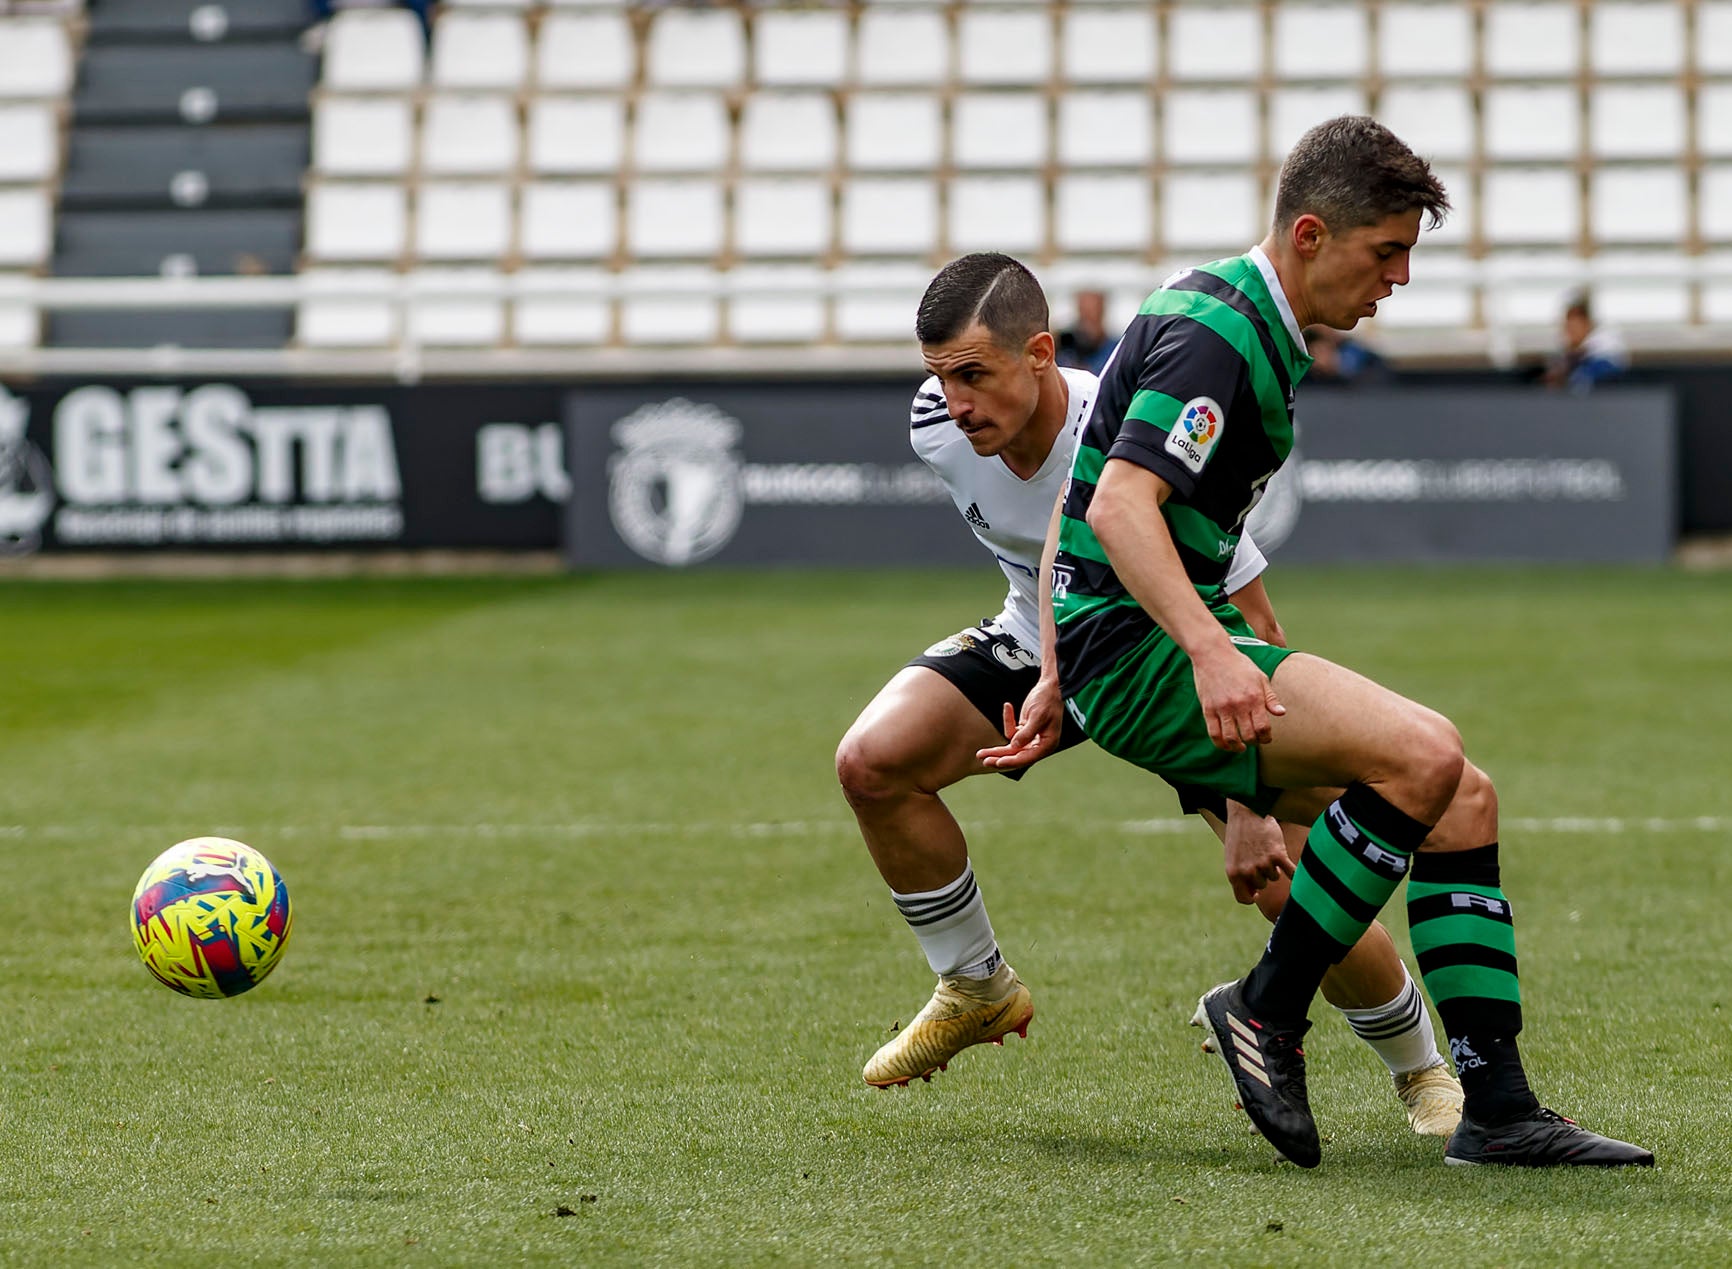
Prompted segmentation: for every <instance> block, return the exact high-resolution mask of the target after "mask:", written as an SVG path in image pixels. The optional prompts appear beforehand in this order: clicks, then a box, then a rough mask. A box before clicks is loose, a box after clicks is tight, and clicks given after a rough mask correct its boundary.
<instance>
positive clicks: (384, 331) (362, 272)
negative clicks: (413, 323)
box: [295, 269, 400, 348]
mask: <svg viewBox="0 0 1732 1269" xmlns="http://www.w3.org/2000/svg"><path fill="white" fill-rule="evenodd" d="M300 277H301V283H302V285H303V286H304V287H305V288H306V290H307V291H308V295H307V296H306V298H304V299H303V300H301V302H300V303H299V304H297V305H296V306H295V338H296V340H297V341H298V342H299V343H300V344H301V345H302V346H303V347H306V348H384V347H388V346H390V345H392V344H395V343H396V342H397V334H398V329H399V326H400V323H399V321H398V312H397V306H396V304H395V303H393V302H392V299H391V294H392V292H393V290H395V288H396V285H397V279H396V275H394V274H392V273H391V272H389V271H388V270H385V269H305V270H302V272H301V275H300Z"/></svg>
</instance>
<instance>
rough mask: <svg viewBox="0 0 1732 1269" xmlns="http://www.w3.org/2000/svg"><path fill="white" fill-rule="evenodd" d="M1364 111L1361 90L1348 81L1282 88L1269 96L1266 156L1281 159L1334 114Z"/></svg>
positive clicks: (1356, 113)
mask: <svg viewBox="0 0 1732 1269" xmlns="http://www.w3.org/2000/svg"><path fill="white" fill-rule="evenodd" d="M1364 113H1365V93H1364V91H1363V90H1362V89H1360V88H1357V87H1355V86H1353V85H1351V84H1331V85H1329V86H1327V87H1319V88H1282V89H1278V90H1277V91H1275V92H1273V93H1271V94H1270V95H1269V157H1270V158H1272V159H1283V158H1286V157H1287V151H1289V150H1291V149H1292V148H1293V143H1294V142H1296V141H1297V140H1299V138H1300V137H1302V136H1304V135H1305V133H1306V132H1307V131H1309V130H1310V129H1311V128H1313V127H1315V126H1316V125H1317V124H1320V123H1322V122H1323V121H1324V120H1325V119H1333V118H1334V117H1335V116H1336V115H1362V114H1364Z"/></svg>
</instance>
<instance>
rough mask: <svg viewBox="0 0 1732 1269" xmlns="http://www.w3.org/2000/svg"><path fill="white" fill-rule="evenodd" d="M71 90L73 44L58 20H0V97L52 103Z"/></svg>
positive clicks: (2, 18)
mask: <svg viewBox="0 0 1732 1269" xmlns="http://www.w3.org/2000/svg"><path fill="white" fill-rule="evenodd" d="M71 90H72V41H71V40H70V39H69V38H68V36H67V34H66V28H65V27H64V26H63V25H61V22H60V20H59V19H58V18H7V17H0V98H15V97H27V98H37V99H41V100H55V99H57V98H61V97H64V96H66V94H67V93H69V92H70V91H71Z"/></svg>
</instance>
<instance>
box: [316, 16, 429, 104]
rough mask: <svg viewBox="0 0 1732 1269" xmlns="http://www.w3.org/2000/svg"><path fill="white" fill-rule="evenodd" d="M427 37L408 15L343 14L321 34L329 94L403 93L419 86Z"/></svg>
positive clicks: (324, 80) (323, 82)
mask: <svg viewBox="0 0 1732 1269" xmlns="http://www.w3.org/2000/svg"><path fill="white" fill-rule="evenodd" d="M425 57H426V37H425V36H423V35H422V34H421V23H420V22H419V21H417V20H416V18H415V15H414V14H412V13H410V12H409V11H408V10H407V9H344V10H343V11H342V12H340V13H338V14H337V16H336V17H334V18H332V19H331V24H330V29H329V30H328V31H327V32H326V34H325V61H324V69H323V71H322V73H321V76H320V85H321V87H323V88H324V89H325V90H326V91H328V92H407V91H408V90H409V89H411V88H414V87H416V86H418V85H419V84H420V83H421V71H422V63H423V61H424V59H425Z"/></svg>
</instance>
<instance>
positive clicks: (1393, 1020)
mask: <svg viewBox="0 0 1732 1269" xmlns="http://www.w3.org/2000/svg"><path fill="white" fill-rule="evenodd" d="M1401 976H1402V979H1403V982H1404V984H1405V985H1404V986H1403V987H1402V989H1401V990H1400V991H1399V992H1398V993H1396V996H1395V999H1394V1000H1391V1001H1389V1002H1388V1003H1387V1004H1382V1005H1378V1006H1376V1007H1375V1008H1371V1009H1342V1010H1341V1016H1342V1017H1344V1018H1346V1019H1347V1025H1348V1026H1350V1027H1352V1028H1353V1034H1354V1035H1356V1036H1358V1037H1359V1038H1360V1039H1361V1040H1363V1041H1365V1043H1366V1044H1368V1045H1370V1046H1371V1050H1372V1052H1374V1053H1376V1054H1377V1056H1378V1057H1380V1058H1382V1059H1383V1064H1384V1065H1385V1066H1387V1067H1388V1068H1389V1073H1390V1074H1391V1075H1406V1074H1409V1073H1410V1072H1413V1071H1423V1070H1426V1069H1428V1068H1430V1067H1433V1066H1442V1065H1443V1055H1442V1054H1441V1053H1439V1052H1438V1051H1437V1032H1436V1031H1434V1030H1433V1029H1432V1026H1431V1015H1430V1014H1428V1013H1426V1011H1425V1001H1424V1000H1422V999H1421V998H1420V995H1419V987H1418V985H1417V984H1415V983H1414V981H1413V976H1412V975H1411V974H1409V973H1408V972H1407V966H1406V965H1403V966H1402V967H1401Z"/></svg>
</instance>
